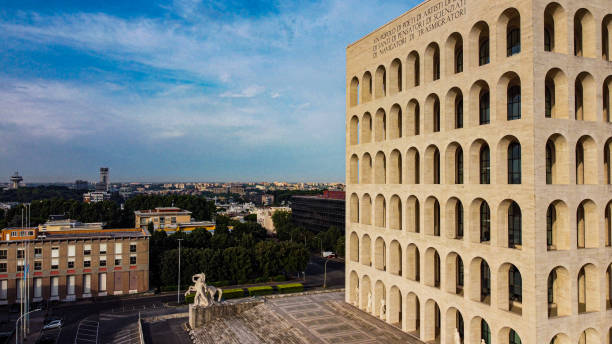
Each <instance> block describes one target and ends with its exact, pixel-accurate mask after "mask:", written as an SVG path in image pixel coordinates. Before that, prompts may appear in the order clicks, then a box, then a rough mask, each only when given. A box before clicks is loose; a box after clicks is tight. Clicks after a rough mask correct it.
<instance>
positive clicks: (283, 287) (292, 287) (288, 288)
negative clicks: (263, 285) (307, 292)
mask: <svg viewBox="0 0 612 344" xmlns="http://www.w3.org/2000/svg"><path fill="white" fill-rule="evenodd" d="M276 288H277V289H278V292H279V293H281V294H288V293H299V292H302V291H304V285H303V284H302V283H289V284H280V285H277V286H276Z"/></svg>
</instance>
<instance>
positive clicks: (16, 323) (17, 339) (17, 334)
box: [15, 308, 41, 344]
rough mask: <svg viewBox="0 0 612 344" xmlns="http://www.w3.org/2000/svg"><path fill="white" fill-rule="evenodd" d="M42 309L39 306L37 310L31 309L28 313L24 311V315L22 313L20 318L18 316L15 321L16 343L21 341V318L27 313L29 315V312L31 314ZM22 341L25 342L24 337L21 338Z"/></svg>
mask: <svg viewBox="0 0 612 344" xmlns="http://www.w3.org/2000/svg"><path fill="white" fill-rule="evenodd" d="M40 310H41V308H37V309H35V310H33V311H29V312H27V313H24V314H22V315H21V316H20V317H19V318H17V321H15V343H16V344H18V343H19V331H18V326H19V325H18V324H19V321H20V320H21V319H22V318H23V317H24V316H26V315H28V314H30V313H34V312H38V311H40ZM24 336H25V334H24ZM21 342H22V343H23V337H22V338H21Z"/></svg>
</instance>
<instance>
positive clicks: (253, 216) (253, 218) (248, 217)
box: [244, 214, 257, 222]
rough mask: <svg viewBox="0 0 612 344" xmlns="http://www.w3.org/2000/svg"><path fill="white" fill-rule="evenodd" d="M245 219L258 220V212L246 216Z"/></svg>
mask: <svg viewBox="0 0 612 344" xmlns="http://www.w3.org/2000/svg"><path fill="white" fill-rule="evenodd" d="M244 221H247V222H257V214H249V215H246V216H245V217H244Z"/></svg>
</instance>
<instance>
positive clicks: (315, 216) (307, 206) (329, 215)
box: [291, 191, 345, 232]
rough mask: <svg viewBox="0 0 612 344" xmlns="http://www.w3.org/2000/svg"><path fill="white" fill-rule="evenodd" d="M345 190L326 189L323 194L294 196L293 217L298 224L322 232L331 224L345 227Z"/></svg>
mask: <svg viewBox="0 0 612 344" xmlns="http://www.w3.org/2000/svg"><path fill="white" fill-rule="evenodd" d="M344 197H345V194H344V191H325V192H324V193H323V195H316V196H292V197H291V212H292V215H291V218H292V220H293V223H294V224H295V225H296V226H300V227H304V228H306V229H308V230H311V231H315V232H321V231H326V230H328V229H329V227H331V226H336V227H338V228H340V229H342V228H344V207H345V200H344Z"/></svg>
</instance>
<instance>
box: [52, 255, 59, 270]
mask: <svg viewBox="0 0 612 344" xmlns="http://www.w3.org/2000/svg"><path fill="white" fill-rule="evenodd" d="M57 269H59V259H58V258H52V259H51V270H57Z"/></svg>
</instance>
